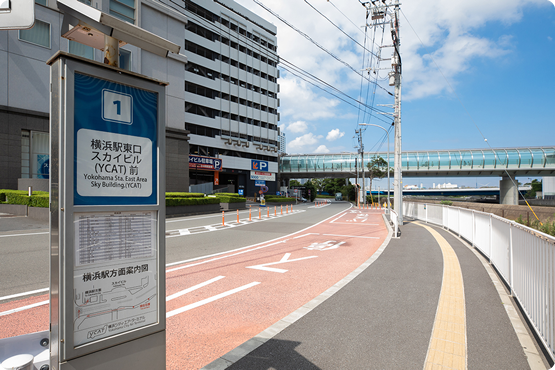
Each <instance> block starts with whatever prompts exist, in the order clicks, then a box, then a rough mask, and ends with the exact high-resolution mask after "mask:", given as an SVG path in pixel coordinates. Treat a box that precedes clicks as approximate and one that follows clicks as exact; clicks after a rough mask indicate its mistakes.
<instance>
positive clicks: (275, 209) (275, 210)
mask: <svg viewBox="0 0 555 370" xmlns="http://www.w3.org/2000/svg"><path fill="white" fill-rule="evenodd" d="M274 216H277V206H274Z"/></svg>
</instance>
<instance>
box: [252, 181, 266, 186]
mask: <svg viewBox="0 0 555 370" xmlns="http://www.w3.org/2000/svg"><path fill="white" fill-rule="evenodd" d="M254 186H266V181H264V180H254Z"/></svg>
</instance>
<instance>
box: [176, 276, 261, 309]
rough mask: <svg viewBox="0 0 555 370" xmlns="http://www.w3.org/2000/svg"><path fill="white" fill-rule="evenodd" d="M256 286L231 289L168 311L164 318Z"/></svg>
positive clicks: (247, 285)
mask: <svg viewBox="0 0 555 370" xmlns="http://www.w3.org/2000/svg"><path fill="white" fill-rule="evenodd" d="M258 284H260V282H258V281H254V282H252V283H250V284H246V285H243V286H240V287H239V288H235V289H231V290H228V291H227V292H223V293H220V294H218V295H215V296H213V297H210V298H206V299H203V300H202V301H198V302H195V303H191V304H189V305H187V306H183V307H181V308H178V309H175V310H173V311H170V312H168V313H166V318H168V317H172V316H175V315H178V314H180V313H183V312H185V311H189V310H192V309H193V308H197V307H200V306H204V305H205V304H208V303H211V302H214V301H217V300H218V299H221V298H225V297H227V296H230V295H232V294H235V293H238V292H240V291H242V290H245V289H249V288H252V287H253V286H255V285H258Z"/></svg>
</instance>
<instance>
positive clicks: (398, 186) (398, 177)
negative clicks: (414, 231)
mask: <svg viewBox="0 0 555 370" xmlns="http://www.w3.org/2000/svg"><path fill="white" fill-rule="evenodd" d="M392 25H393V28H392V30H391V33H392V35H393V36H394V40H393V44H394V46H395V51H394V53H395V54H394V57H393V58H392V60H395V59H397V58H398V59H399V60H398V64H395V65H393V68H394V71H395V113H394V117H395V138H394V142H395V148H394V150H395V155H394V156H395V170H394V180H393V186H394V195H393V196H394V202H395V204H394V205H393V206H394V208H395V211H396V212H397V214H398V215H399V225H402V224H403V175H402V168H401V58H400V51H399V47H400V42H399V0H395V19H394V20H393V22H392Z"/></svg>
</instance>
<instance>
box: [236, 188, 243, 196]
mask: <svg viewBox="0 0 555 370" xmlns="http://www.w3.org/2000/svg"><path fill="white" fill-rule="evenodd" d="M237 194H239V195H245V189H239V190H237Z"/></svg>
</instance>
